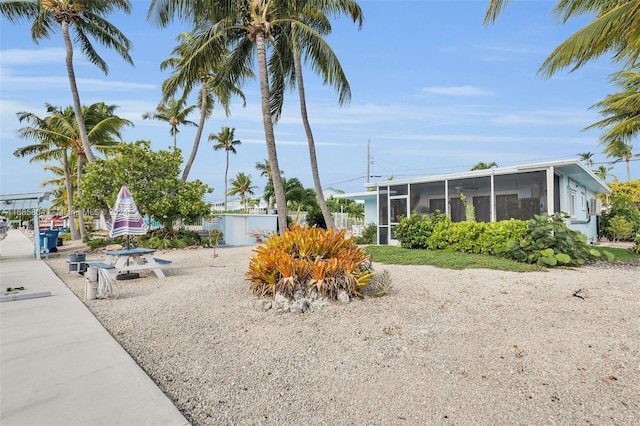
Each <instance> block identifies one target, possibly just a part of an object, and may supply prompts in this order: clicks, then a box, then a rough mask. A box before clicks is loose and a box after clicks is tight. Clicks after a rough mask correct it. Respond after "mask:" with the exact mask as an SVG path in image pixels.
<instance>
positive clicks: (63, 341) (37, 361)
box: [0, 230, 189, 426]
mask: <svg viewBox="0 0 640 426" xmlns="http://www.w3.org/2000/svg"><path fill="white" fill-rule="evenodd" d="M0 285H1V288H0V290H2V293H0V295H4V294H5V293H6V290H7V287H24V288H25V290H24V291H19V292H18V294H24V295H26V294H33V293H46V292H51V296H47V297H38V298H33V299H26V300H13V301H8V302H2V303H0V424H2V425H3V426H11V425H65V426H68V425H127V426H129V425H188V424H189V422H188V421H187V420H186V419H185V418H184V416H183V415H182V414H181V413H180V411H179V410H178V409H177V408H176V407H175V406H174V405H173V404H172V402H171V401H170V400H169V399H168V398H167V396H166V395H164V394H163V393H162V392H161V391H160V389H159V388H158V387H157V386H156V385H155V384H154V383H153V381H152V380H151V379H150V378H149V377H148V376H147V375H146V374H145V372H144V371H142V369H141V368H140V367H139V366H138V365H137V364H136V363H135V361H134V360H133V359H132V358H131V357H130V356H129V354H127V353H126V352H125V351H124V349H122V347H121V346H120V345H119V344H118V343H117V342H116V341H115V340H114V339H113V337H111V335H110V334H109V333H108V332H107V331H106V330H105V329H104V328H103V327H102V325H101V324H100V323H99V322H98V320H97V319H96V318H95V317H94V316H93V314H92V313H91V312H90V311H89V310H88V309H87V307H86V306H85V305H84V304H83V303H82V301H80V300H79V299H78V298H77V297H76V296H75V295H74V294H73V293H72V292H71V290H69V289H68V288H67V287H66V286H65V285H64V283H63V282H62V281H61V280H60V279H59V278H58V277H57V276H56V275H55V274H54V273H53V271H51V269H50V268H49V267H48V266H47V264H46V263H45V262H43V261H39V260H36V259H35V256H34V255H33V244H32V242H31V241H30V240H29V238H27V237H26V236H25V235H24V234H22V232H20V231H18V230H11V231H9V233H8V235H7V237H6V238H5V239H4V240H3V241H2V242H0Z"/></svg>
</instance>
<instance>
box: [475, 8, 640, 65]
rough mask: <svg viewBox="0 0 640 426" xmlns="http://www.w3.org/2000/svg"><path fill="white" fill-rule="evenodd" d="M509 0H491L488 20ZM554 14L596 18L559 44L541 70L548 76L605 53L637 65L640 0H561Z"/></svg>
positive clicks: (487, 15)
mask: <svg viewBox="0 0 640 426" xmlns="http://www.w3.org/2000/svg"><path fill="white" fill-rule="evenodd" d="M508 3H509V0H491V1H490V3H489V8H488V9H487V13H486V14H485V18H484V22H485V24H488V23H492V22H495V20H496V18H497V17H498V15H499V14H500V12H501V11H502V10H503V9H504V8H505V6H506V5H507V4H508ZM553 12H554V14H556V15H558V16H560V18H561V19H562V21H563V22H567V21H568V20H569V19H570V18H574V17H577V16H580V15H595V19H594V20H593V21H592V22H591V23H589V24H587V25H586V26H585V27H584V28H582V29H581V30H579V31H578V32H576V33H575V34H573V35H572V36H571V37H569V38H568V39H567V40H566V41H564V42H563V43H562V44H560V45H559V46H558V47H557V48H556V49H555V50H554V51H553V52H552V53H551V55H549V57H548V58H547V59H546V60H545V61H544V63H543V64H542V66H541V67H540V70H539V71H538V72H539V73H540V74H542V75H543V76H545V77H549V76H552V75H553V74H554V73H555V72H557V71H558V70H560V69H564V68H566V67H569V66H573V68H572V70H575V69H578V68H580V67H581V66H582V65H584V64H585V63H587V62H588V61H590V60H592V59H595V58H598V57H600V56H602V55H603V54H605V53H612V54H613V60H614V61H616V62H618V63H621V64H622V65H623V66H624V67H629V66H632V65H635V64H636V62H637V61H638V57H639V56H640V0H558V2H557V3H556V5H555V7H554V9H553Z"/></svg>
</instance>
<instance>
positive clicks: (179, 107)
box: [142, 98, 197, 149]
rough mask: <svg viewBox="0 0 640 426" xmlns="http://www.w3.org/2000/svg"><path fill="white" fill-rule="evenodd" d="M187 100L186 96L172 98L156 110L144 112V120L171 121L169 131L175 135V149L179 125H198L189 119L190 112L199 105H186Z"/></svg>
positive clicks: (174, 147)
mask: <svg viewBox="0 0 640 426" xmlns="http://www.w3.org/2000/svg"><path fill="white" fill-rule="evenodd" d="M186 103H187V100H186V99H184V98H180V99H176V98H170V99H168V100H167V101H166V102H165V103H161V104H159V105H158V106H157V107H156V112H145V113H144V114H142V118H143V119H144V120H159V121H164V122H166V123H169V126H170V129H169V133H170V134H171V136H173V149H176V148H177V147H178V145H177V143H178V142H177V141H178V132H179V130H178V126H197V124H196V123H194V122H193V121H191V120H187V117H188V116H189V114H191V113H192V112H193V110H194V109H196V108H197V105H189V106H186V105H185V104H186Z"/></svg>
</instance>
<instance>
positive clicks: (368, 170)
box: [367, 139, 371, 183]
mask: <svg viewBox="0 0 640 426" xmlns="http://www.w3.org/2000/svg"><path fill="white" fill-rule="evenodd" d="M369 145H371V139H369V140H368V141H367V183H369V178H370V177H371V169H370V167H371V150H370V148H369Z"/></svg>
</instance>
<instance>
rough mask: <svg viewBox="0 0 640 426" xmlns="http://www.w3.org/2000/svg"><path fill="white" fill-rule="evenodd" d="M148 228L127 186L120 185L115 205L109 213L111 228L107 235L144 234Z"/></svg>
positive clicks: (112, 236)
mask: <svg viewBox="0 0 640 426" xmlns="http://www.w3.org/2000/svg"><path fill="white" fill-rule="evenodd" d="M148 230H149V225H147V224H146V223H144V219H143V218H142V216H141V215H140V212H139V211H138V207H136V203H135V201H133V196H132V195H131V192H130V191H129V188H127V187H126V186H122V188H120V192H118V198H116V205H115V207H114V208H113V212H112V214H111V229H109V237H111V238H114V237H119V236H121V235H144V234H146V233H147V231H148Z"/></svg>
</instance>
